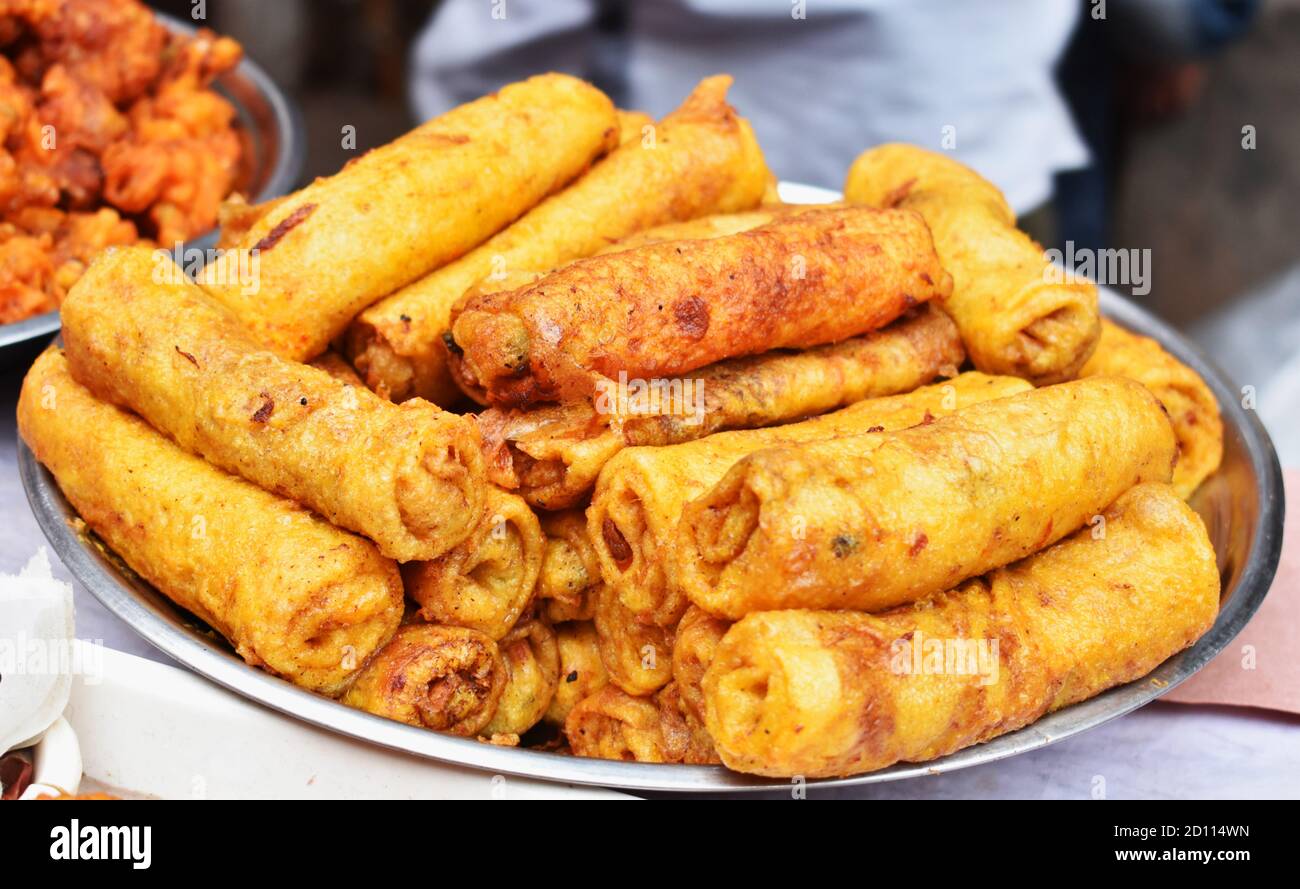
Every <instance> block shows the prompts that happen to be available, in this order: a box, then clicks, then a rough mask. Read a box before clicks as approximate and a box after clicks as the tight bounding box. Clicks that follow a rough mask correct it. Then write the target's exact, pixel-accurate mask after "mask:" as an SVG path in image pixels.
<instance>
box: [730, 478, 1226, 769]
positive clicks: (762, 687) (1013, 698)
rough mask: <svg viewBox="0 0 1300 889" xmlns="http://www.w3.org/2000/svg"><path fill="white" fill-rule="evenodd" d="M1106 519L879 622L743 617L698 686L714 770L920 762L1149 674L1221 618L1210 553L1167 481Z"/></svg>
mask: <svg viewBox="0 0 1300 889" xmlns="http://www.w3.org/2000/svg"><path fill="white" fill-rule="evenodd" d="M1104 518H1105V525H1104V533H1099V530H1098V528H1100V527H1102V526H1100V525H1099V526H1098V527H1097V528H1083V529H1082V530H1080V531H1079V532H1078V533H1076V534H1075V535H1074V536H1072V537H1070V538H1068V539H1067V540H1064V541H1062V542H1061V543H1058V544H1056V545H1055V546H1052V547H1050V548H1048V549H1046V550H1044V551H1043V552H1041V553H1038V554H1037V555H1034V556H1031V557H1030V558H1028V559H1025V560H1023V561H1021V562H1017V563H1015V564H1014V565H1010V566H1008V567H1006V568H1000V569H998V570H996V571H994V572H993V573H992V574H990V575H988V576H987V577H985V578H980V579H976V580H971V581H968V582H967V583H964V584H962V585H961V586H960V587H958V588H957V589H955V590H952V591H950V592H946V593H941V594H939V595H937V596H935V597H934V598H933V599H931V600H927V601H926V602H924V603H917V604H915V605H910V606H905V607H903V608H898V609H895V610H893V611H889V612H887V613H885V614H880V615H869V614H858V613H855V612H849V611H771V612H762V613H757V614H751V615H749V616H747V617H746V618H744V619H743V620H741V621H740V622H739V623H737V624H736V625H735V626H734V627H732V628H731V630H730V631H729V632H728V633H727V635H726V637H725V638H724V639H723V640H722V644H721V645H719V646H718V651H717V655H716V656H715V657H714V660H713V664H712V666H710V667H709V670H708V672H707V673H706V674H705V676H704V696H705V702H706V708H707V709H706V717H707V725H708V730H709V734H710V735H711V736H712V737H713V740H714V741H715V743H716V744H717V748H718V751H719V752H720V753H721V755H722V761H723V762H724V763H726V765H727V766H728V767H729V768H732V769H736V770H738V771H742V772H750V773H753V774H759V775H769V776H773V777H776V776H791V775H803V776H806V777H809V778H814V777H832V776H839V775H853V774H858V773H861V772H869V771H872V770H874V769H880V768H884V767H885V766H888V765H891V764H893V763H895V762H900V761H903V762H924V761H926V760H930V759H934V758H935V757H939V756H943V755H945V754H948V753H952V752H953V751H955V750H960V749H962V748H963V747H968V746H970V745H971V744H978V743H980V742H982V741H987V740H989V739H991V738H994V737H996V736H998V735H1000V734H1003V733H1004V732H1009V731H1013V730H1015V729H1018V728H1020V727H1021V726H1024V725H1028V724H1029V723H1031V722H1033V721H1035V720H1036V719H1038V718H1039V717H1041V716H1043V715H1044V714H1045V713H1049V712H1051V711H1053V710H1057V709H1059V708H1061V707H1065V706H1067V705H1069V704H1072V703H1075V702H1077V701H1082V700H1084V699H1086V698H1090V697H1092V696H1093V695H1096V694H1098V693H1100V692H1102V691H1104V690H1105V689H1108V688H1110V687H1112V686H1115V685H1120V684H1122V683H1125V682H1130V681H1132V680H1134V679H1137V678H1139V677H1141V676H1145V675H1146V674H1147V673H1149V672H1150V671H1151V670H1152V669H1154V668H1155V667H1156V666H1157V665H1159V664H1160V663H1161V662H1162V661H1164V660H1165V659H1166V658H1168V657H1170V656H1171V655H1173V654H1175V653H1177V652H1179V651H1181V650H1182V649H1184V648H1186V647H1187V646H1189V645H1191V644H1192V643H1193V642H1195V641H1196V640H1197V639H1198V638H1199V637H1200V636H1201V635H1202V634H1204V633H1205V631H1206V630H1208V629H1209V628H1210V626H1211V624H1213V623H1214V618H1215V615H1216V613H1217V611H1218V606H1219V573H1218V570H1217V569H1216V567H1215V558H1214V548H1213V547H1212V546H1211V544H1210V540H1209V538H1208V537H1207V535H1206V533H1205V527H1204V526H1203V525H1202V524H1201V520H1200V519H1199V518H1198V517H1197V515H1196V513H1195V512H1193V511H1192V510H1191V509H1190V508H1189V507H1188V506H1187V505H1186V504H1184V503H1183V502H1182V501H1181V500H1180V499H1179V498H1178V496H1177V495H1176V494H1175V493H1174V492H1173V490H1172V489H1171V488H1170V487H1168V486H1167V485H1159V484H1144V485H1139V486H1137V487H1134V488H1131V489H1130V490H1129V491H1128V492H1126V493H1125V494H1124V495H1122V496H1121V497H1120V498H1119V499H1118V500H1117V501H1116V502H1115V503H1114V504H1113V505H1112V506H1111V507H1110V508H1109V509H1107V510H1106V511H1105V513H1104Z"/></svg>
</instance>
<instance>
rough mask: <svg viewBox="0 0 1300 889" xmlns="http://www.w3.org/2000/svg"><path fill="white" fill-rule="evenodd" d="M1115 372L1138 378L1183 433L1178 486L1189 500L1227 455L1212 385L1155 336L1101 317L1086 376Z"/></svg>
mask: <svg viewBox="0 0 1300 889" xmlns="http://www.w3.org/2000/svg"><path fill="white" fill-rule="evenodd" d="M1097 375H1114V376H1121V377H1128V378H1129V379H1132V380H1137V381H1138V382H1139V383H1141V384H1142V385H1144V386H1146V387H1147V388H1148V389H1150V390H1151V392H1152V394H1154V395H1155V397H1156V398H1159V399H1160V403H1161V404H1163V405H1164V406H1165V410H1167V411H1168V412H1169V419H1170V420H1171V421H1172V422H1173V424H1174V435H1176V436H1177V437H1178V463H1177V464H1176V465H1175V466H1174V481H1173V485H1174V490H1175V491H1177V492H1178V494H1179V496H1181V497H1182V498H1183V499H1184V500H1185V499H1187V498H1188V497H1190V496H1192V492H1193V491H1195V490H1196V489H1197V487H1198V486H1199V485H1200V484H1201V482H1203V481H1205V479H1206V478H1208V477H1209V476H1211V475H1213V474H1214V471H1215V470H1216V469H1218V468H1219V462H1220V461H1221V460H1222V459H1223V420H1222V419H1221V418H1220V416H1219V403H1218V402H1217V401H1216V400H1215V398H1214V393H1212V392H1211V391H1210V387H1209V386H1207V385H1205V381H1204V380H1202V379H1201V378H1200V376H1198V375H1197V373H1196V371H1194V370H1192V369H1191V368H1190V367H1188V366H1187V365H1185V364H1183V363H1182V362H1181V361H1179V360H1178V359H1177V358H1175V357H1174V356H1172V355H1170V354H1169V353H1168V352H1166V351H1165V350H1164V349H1162V348H1160V344H1159V343H1157V342H1156V341H1155V340H1153V339H1150V338H1148V337H1144V336H1138V335H1137V334H1135V333H1132V332H1130V331H1127V330H1125V329H1124V328H1122V327H1120V326H1119V325H1118V324H1115V323H1114V322H1113V321H1109V320H1106V319H1102V322H1101V341H1100V342H1099V343H1098V344H1097V351H1095V352H1093V353H1092V357H1091V358H1089V359H1088V363H1087V364H1085V365H1084V366H1083V370H1081V371H1079V376H1081V377H1091V376H1097Z"/></svg>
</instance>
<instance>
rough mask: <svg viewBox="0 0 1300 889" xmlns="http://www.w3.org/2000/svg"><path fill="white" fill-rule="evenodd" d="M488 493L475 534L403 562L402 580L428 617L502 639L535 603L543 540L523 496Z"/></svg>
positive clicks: (435, 621)
mask: <svg viewBox="0 0 1300 889" xmlns="http://www.w3.org/2000/svg"><path fill="white" fill-rule="evenodd" d="M486 492H487V508H486V509H485V510H484V511H483V518H482V520H481V521H480V522H479V523H478V526H477V527H476V528H475V529H474V531H473V533H471V534H470V535H469V537H467V538H465V540H463V541H462V542H461V543H459V544H457V545H456V546H454V547H452V548H451V550H450V551H448V552H446V553H444V554H443V555H441V556H439V557H438V558H436V559H433V560H431V561H428V562H410V563H408V564H406V565H403V566H402V580H403V581H404V582H405V583H406V594H407V595H408V596H410V597H411V598H412V599H414V600H415V601H416V602H417V603H419V605H420V616H421V617H423V618H424V619H425V620H427V621H429V622H431V623H439V624H451V625H452V626H457V627H469V628H471V629H474V630H478V631H479V632H480V633H484V634H485V635H487V636H489V637H491V638H492V639H502V638H504V637H505V635H506V634H507V633H509V632H510V630H511V629H512V628H513V627H514V625H515V624H516V623H517V622H518V621H519V618H520V616H521V615H523V613H524V612H525V611H526V610H527V609H528V607H529V606H530V605H531V604H532V602H533V593H534V590H535V589H536V587H537V575H538V572H539V571H540V570H541V566H542V554H543V551H544V548H545V540H544V538H543V537H542V528H541V526H540V525H539V524H538V522H537V516H535V515H534V514H533V511H532V510H531V509H529V508H528V504H527V503H525V502H524V501H523V500H522V499H521V498H519V497H518V496H516V495H514V494H508V493H506V492H505V491H501V490H498V489H497V488H495V487H492V486H491V485H488V486H487V488H486Z"/></svg>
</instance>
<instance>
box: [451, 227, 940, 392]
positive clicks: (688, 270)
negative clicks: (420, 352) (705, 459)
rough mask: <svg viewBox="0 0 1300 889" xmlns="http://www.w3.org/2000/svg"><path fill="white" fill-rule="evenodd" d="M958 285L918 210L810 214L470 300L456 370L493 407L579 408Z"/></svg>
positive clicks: (859, 323)
mask: <svg viewBox="0 0 1300 889" xmlns="http://www.w3.org/2000/svg"><path fill="white" fill-rule="evenodd" d="M950 287H951V279H950V278H949V277H948V275H947V273H946V272H944V271H943V269H942V268H941V267H940V266H939V262H938V258H937V256H936V255H935V253H934V245H933V243H932V242H931V240H930V233H929V230H928V229H927V228H926V227H925V223H924V222H923V221H922V219H921V218H920V217H919V216H918V215H916V214H914V213H911V212H910V211H896V210H873V209H870V208H862V207H854V208H843V209H830V210H816V211H809V212H807V213H801V214H797V215H794V216H789V217H783V218H779V219H776V220H774V221H772V222H770V223H768V224H767V225H764V226H762V227H760V228H756V229H752V230H750V231H747V232H741V233H740V234H735V235H729V236H726V237H720V238H711V239H708V240H702V241H669V242H665V243H661V244H651V245H648V246H645V247H639V248H636V249H632V250H624V251H621V252H618V253H611V254H607V255H605V256H596V257H592V258H590V259H584V260H580V261H578V262H575V263H573V264H571V265H568V266H565V267H564V268H562V269H559V270H557V271H555V272H553V273H551V274H550V275H548V276H547V277H545V278H543V279H542V280H541V281H539V282H537V283H536V284H533V285H532V286H527V287H522V288H519V289H516V290H512V291H505V292H497V293H487V294H477V295H474V296H471V297H470V298H468V299H467V300H465V301H464V302H463V303H462V304H461V305H459V306H458V307H457V308H456V309H455V310H453V313H452V339H451V341H449V345H450V346H451V348H452V353H453V357H452V362H451V367H452V371H453V374H454V375H455V376H456V378H457V382H459V383H460V384H461V386H462V388H464V389H465V390H466V391H467V392H469V393H471V394H474V395H475V396H476V397H481V398H484V399H486V400H487V401H488V402H489V403H492V404H496V405H501V406H506V407H523V406H527V405H530V404H534V403H537V402H544V401H553V400H560V401H568V400H574V399H576V398H581V397H585V396H589V395H591V394H592V393H593V392H594V391H595V389H596V386H597V383H598V381H599V380H600V379H602V378H603V379H624V377H622V376H621V375H626V377H625V378H626V379H642V380H651V379H655V378H665V377H673V376H680V375H682V374H684V373H687V372H689V371H692V370H695V369H696V368H699V367H703V366H704V365H706V364H712V363H714V362H715V361H721V360H722V359H724V358H733V357H738V356H743V355H753V354H757V353H759V352H765V351H767V350H769V349H779V348H806V347H809V346H816V345H821V344H823V343H830V342H835V341H837V340H841V339H845V338H847V337H851V336H857V335H859V334H862V333H866V332H867V331H870V330H875V329H877V328H880V327H883V326H884V325H886V324H888V323H889V322H890V321H892V320H894V319H895V318H897V317H898V316H899V315H900V314H902V313H903V312H904V311H905V310H906V309H908V308H910V307H912V306H915V305H917V304H918V303H922V302H925V301H927V300H929V299H931V298H933V297H936V296H943V295H946V294H947V292H948V290H949V288H950ZM575 297H576V298H575Z"/></svg>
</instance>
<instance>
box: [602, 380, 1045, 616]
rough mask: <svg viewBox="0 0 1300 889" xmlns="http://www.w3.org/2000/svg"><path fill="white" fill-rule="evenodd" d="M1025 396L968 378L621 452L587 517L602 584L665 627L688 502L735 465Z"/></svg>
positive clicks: (682, 606)
mask: <svg viewBox="0 0 1300 889" xmlns="http://www.w3.org/2000/svg"><path fill="white" fill-rule="evenodd" d="M1030 388H1031V386H1030V385H1029V383H1027V382H1025V381H1024V380H1022V379H1020V378H1018V377H990V376H986V375H985V374H981V373H978V372H971V373H965V374H962V375H960V376H958V377H954V378H953V379H952V380H949V381H948V382H946V383H936V384H934V385H931V386H923V387H921V388H919V389H916V390H914V391H912V392H908V393H905V394H903V395H894V396H890V397H887V398H873V399H868V400H866V401H861V402H858V403H857V404H854V405H851V406H850V407H847V408H845V409H844V410H841V411H836V412H835V413H833V414H826V415H824V416H821V417H815V418H813V419H811V420H806V421H804V422H802V423H791V424H788V425H785V426H774V427H768V428H765V429H753V430H744V431H737V432H723V433H719V434H717V435H711V436H709V437H708V438H703V439H700V440H699V441H694V442H688V443H686V444H680V445H673V446H670V447H662V448H645V447H640V448H628V449H627V450H625V451H623V452H622V453H620V454H619V455H618V456H617V457H615V458H614V459H612V460H610V461H609V464H608V465H607V466H606V467H605V469H604V471H602V472H601V474H600V481H599V482H598V483H597V485H596V493H595V494H594V495H593V497H592V500H591V507H590V508H589V509H588V510H587V529H588V531H589V533H590V535H591V539H592V542H593V543H594V544H595V547H596V555H597V557H598V558H599V559H600V571H601V575H602V576H603V577H604V578H605V583H606V584H608V585H609V586H610V587H611V588H612V589H613V590H614V591H615V593H616V594H617V595H618V597H619V598H620V600H621V601H622V603H623V605H624V607H626V608H629V609H631V610H632V612H633V613H634V614H636V615H637V617H638V618H639V619H640V620H641V621H643V622H648V623H653V624H657V625H659V626H672V625H673V624H674V623H676V622H677V620H678V618H680V617H681V615H682V612H683V611H685V610H686V606H687V604H688V603H687V599H686V594H685V591H684V590H683V588H682V587H681V586H680V584H679V583H678V582H677V580H676V574H677V573H678V570H679V567H680V563H681V559H682V558H683V554H681V553H678V552H676V551H674V549H673V542H672V538H673V534H674V532H675V529H676V528H677V521H678V519H679V518H680V517H681V515H682V509H683V508H684V507H685V505H686V504H687V503H688V502H690V501H691V500H694V499H695V498H696V497H699V496H701V495H703V494H705V493H707V492H708V491H709V489H710V488H712V487H713V486H714V485H715V484H717V483H718V482H720V481H721V480H722V478H723V476H725V475H726V474H727V471H728V470H729V469H731V467H732V466H733V465H735V464H736V463H737V462H738V461H739V460H740V459H741V458H743V457H745V456H747V455H749V454H752V453H754V452H756V451H760V450H762V449H764V448H770V447H775V446H778V445H796V444H800V443H803V442H812V441H819V440H822V439H827V438H835V437H837V436H844V435H855V434H861V433H866V432H872V431H885V430H896V429H906V428H907V427H908V426H914V425H916V424H917V423H921V422H924V421H925V420H926V418H927V417H941V416H945V415H947V414H951V413H952V412H953V411H955V410H958V409H959V408H962V407H965V406H968V405H972V404H978V403H979V402H982V401H988V400H990V399H994V398H1004V397H1006V396H1008V395H1013V394H1015V393H1019V392H1025V391H1028V390H1029V389H1030Z"/></svg>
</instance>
